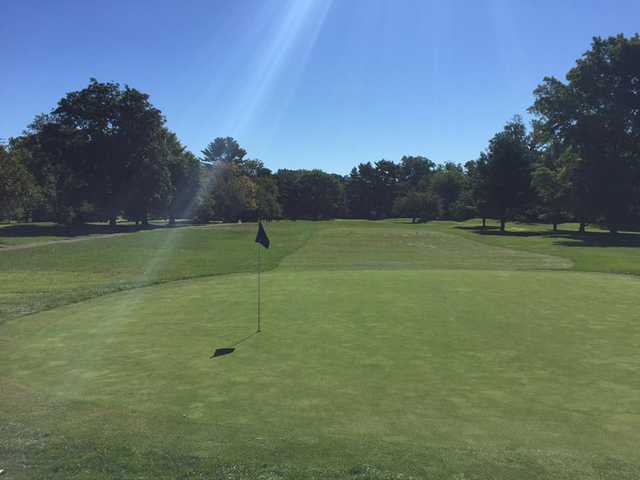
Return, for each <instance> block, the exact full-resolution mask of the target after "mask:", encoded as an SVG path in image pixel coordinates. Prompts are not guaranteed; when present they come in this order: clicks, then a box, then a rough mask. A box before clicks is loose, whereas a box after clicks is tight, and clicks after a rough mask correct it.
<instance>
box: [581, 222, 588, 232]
mask: <svg viewBox="0 0 640 480" xmlns="http://www.w3.org/2000/svg"><path fill="white" fill-rule="evenodd" d="M586 231H587V224H586V223H584V222H580V230H579V232H580V233H585V232H586Z"/></svg>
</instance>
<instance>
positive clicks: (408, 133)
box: [0, 0, 640, 173]
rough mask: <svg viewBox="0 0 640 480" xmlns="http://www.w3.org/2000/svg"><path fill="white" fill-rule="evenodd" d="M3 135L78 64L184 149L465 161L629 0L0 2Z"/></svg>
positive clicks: (327, 163)
mask: <svg viewBox="0 0 640 480" xmlns="http://www.w3.org/2000/svg"><path fill="white" fill-rule="evenodd" d="M0 18H2V21H1V22H0V23H1V25H0V45H2V49H1V50H0V51H1V52H2V56H1V57H0V65H1V67H0V71H1V74H0V137H2V138H7V137H10V136H15V135H18V134H20V132H21V131H22V130H23V129H24V127H25V126H26V125H27V124H28V123H29V122H30V121H31V120H32V119H33V117H34V116H35V115H36V114H38V113H41V112H46V111H49V110H50V109H51V108H53V107H54V105H55V103H56V102H57V100H58V99H59V98H60V97H62V96H63V95H64V94H65V93H66V92H68V91H71V90H76V89H80V88H82V87H84V86H85V85H86V84H87V82H88V80H89V78H90V77H96V78H97V79H98V80H101V81H108V80H109V81H116V82H120V83H122V84H125V83H126V84H129V85H130V86H132V87H135V88H137V89H139V90H142V91H144V92H146V93H149V94H150V95H151V100H152V102H153V103H154V104H155V105H156V106H157V107H159V108H160V109H161V110H162V111H163V113H164V114H165V116H166V118H167V123H168V126H169V128H171V129H172V130H174V131H175V132H176V133H177V134H178V136H179V138H180V139H181V140H182V141H183V143H185V144H186V145H187V146H188V147H189V148H190V149H191V150H192V151H193V152H194V153H196V154H199V153H200V151H201V150H202V148H203V147H204V146H205V145H206V143H208V142H209V141H211V140H212V139H213V138H215V137H217V136H227V135H231V136H233V137H236V138H237V139H238V140H239V142H240V143H241V145H243V146H244V147H245V148H246V149H247V150H248V152H249V156H250V157H252V158H260V159H261V160H263V161H264V162H265V164H266V165H267V166H268V167H270V168H272V169H274V170H275V169H278V168H312V167H316V168H322V169H324V170H327V171H332V172H338V173H347V172H348V171H349V170H350V169H351V167H352V166H353V165H355V164H357V163H359V162H365V161H375V160H379V159H381V158H387V159H390V160H398V159H399V158H400V157H401V156H402V155H404V154H422V155H426V156H428V157H429V158H431V159H432V160H434V161H436V162H445V161H455V162H464V161H466V160H469V159H472V158H476V157H477V155H478V153H479V152H480V151H481V150H482V149H483V148H485V146H486V143H487V140H488V139H489V138H490V136H491V135H492V134H493V133H495V132H496V131H497V130H499V129H500V128H501V126H502V125H503V124H504V122H505V121H506V120H508V119H509V118H511V117H512V116H513V115H514V114H517V113H520V114H525V113H526V112H525V111H526V108H527V107H528V106H529V105H530V104H531V102H532V90H533V88H534V87H535V86H536V85H537V84H538V83H539V82H540V81H541V80H542V78H543V76H545V75H555V76H562V77H563V76H564V74H565V73H566V71H567V70H568V69H569V68H570V67H571V66H572V65H573V63H574V62H575V60H576V58H578V56H579V55H580V54H582V53H583V52H584V51H585V50H587V49H588V48H589V44H590V41H591V37H592V36H594V35H600V36H608V35H612V34H616V33H625V34H627V35H629V34H632V33H635V31H637V30H640V23H639V20H640V2H639V1H637V0H634V1H622V0H616V1H611V0H609V1H605V0H603V1H588V0H575V1H560V0H555V1H539V0H531V1H524V0H520V1H514V0H505V1H495V0H473V1H472V0H460V1H444V0H443V1H441V2H431V1H428V0H415V1H411V0H379V1H378V0H333V1H331V0H255V1H254V0H246V1H245V0H238V1H219V2H216V1H210V0H209V1H204V0H202V1H184V2H183V1H177V0H172V1H165V0H154V1H148V2H142V1H131V2H125V1H122V2H120V1H110V2H104V1H100V2H98V1H91V0H83V1H63V0H56V1H47V0H42V1H28V0H13V1H12V0H5V1H3V2H2V4H1V5H0Z"/></svg>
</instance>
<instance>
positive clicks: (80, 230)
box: [0, 222, 191, 238]
mask: <svg viewBox="0 0 640 480" xmlns="http://www.w3.org/2000/svg"><path fill="white" fill-rule="evenodd" d="M187 225H191V223H190V222H189V223H187V222H179V223H176V224H174V225H168V224H167V225H159V224H154V223H150V224H149V225H116V226H110V225H107V224H94V223H89V224H84V225H60V224H50V225H42V224H37V223H34V224H24V223H23V224H18V225H7V226H3V227H0V238H23V237H68V238H75V237H84V236H87V235H108V234H113V233H135V232H140V231H144V230H157V229H165V228H180V227H184V226H187Z"/></svg>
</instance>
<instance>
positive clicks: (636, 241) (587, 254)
mask: <svg viewBox="0 0 640 480" xmlns="http://www.w3.org/2000/svg"><path fill="white" fill-rule="evenodd" d="M487 225H488V227H489V228H487V229H485V230H483V229H482V228H480V227H481V222H480V220H469V221H467V222H460V223H457V222H433V223H432V224H430V226H429V228H430V229H435V230H438V231H444V232H446V233H449V234H456V235H460V236H463V237H464V238H468V239H472V240H474V241H478V242H482V243H484V244H485V245H491V246H496V247H504V248H510V249H518V250H522V251H527V252H531V253H542V254H546V255H556V256H561V257H563V258H565V259H567V260H569V261H571V262H572V263H573V269H574V270H578V271H582V272H608V273H622V274H631V275H640V234H639V233H631V232H625V233H619V234H617V235H612V234H610V233H609V232H606V231H604V230H601V229H597V228H595V227H590V228H589V229H588V231H587V233H586V234H580V233H578V226H577V225H576V224H562V225H560V226H559V231H558V232H553V231H552V229H551V226H550V225H536V224H518V223H512V224H508V225H507V232H505V233H501V232H500V231H499V229H498V227H497V225H495V224H494V222H489V223H487Z"/></svg>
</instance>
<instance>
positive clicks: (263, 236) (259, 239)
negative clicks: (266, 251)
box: [256, 222, 271, 248]
mask: <svg viewBox="0 0 640 480" xmlns="http://www.w3.org/2000/svg"><path fill="white" fill-rule="evenodd" d="M256 243H259V244H260V245H262V246H263V247H264V248H269V244H270V243H271V242H269V237H267V232H265V231H264V227H263V226H262V222H260V223H258V234H257V235H256Z"/></svg>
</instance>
